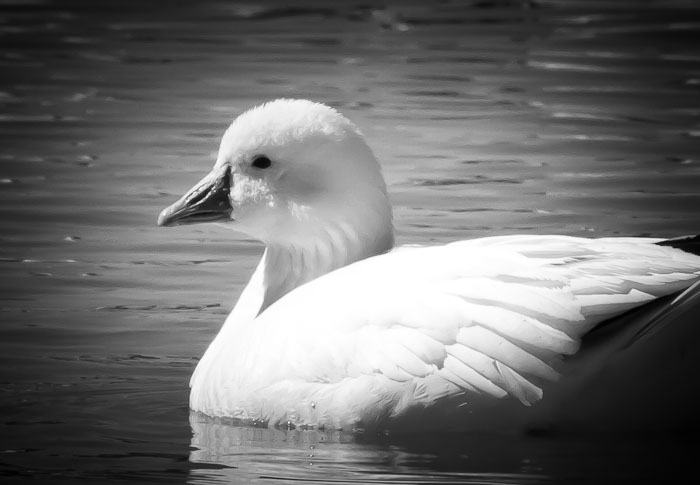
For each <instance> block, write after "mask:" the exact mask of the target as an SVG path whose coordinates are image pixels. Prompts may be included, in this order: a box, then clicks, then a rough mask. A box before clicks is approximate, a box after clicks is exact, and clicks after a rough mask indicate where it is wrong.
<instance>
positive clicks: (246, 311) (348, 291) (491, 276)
mask: <svg viewBox="0 0 700 485" xmlns="http://www.w3.org/2000/svg"><path fill="white" fill-rule="evenodd" d="M261 159H266V160H267V161H269V162H270V164H269V165H268V164H267V163H260V160H261ZM222 194H223V195H222ZM223 220H225V221H227V222H230V223H232V224H233V226H232V227H234V228H236V229H239V230H242V231H244V232H247V233H248V234H251V235H253V236H255V237H257V238H259V239H261V240H262V241H264V242H265V243H266V245H267V249H266V251H265V254H264V256H263V258H262V260H261V262H260V264H259V266H258V269H257V270H256V272H255V274H254V275H253V276H252V278H251V280H250V283H249V284H248V286H247V287H246V289H245V290H244V292H243V294H242V295H241V297H240V299H239V302H238V303H237V305H236V307H235V309H234V310H233V312H232V313H231V315H230V316H229V317H228V319H227V320H226V322H225V324H224V326H223V327H222V329H221V331H220V332H219V334H218V335H217V337H216V339H215V340H214V341H213V342H212V344H211V345H210V347H209V349H208V350H207V352H206V353H205V355H204V357H203V358H202V359H201V361H200V362H199V364H198V366H197V369H196V370H195V373H194V375H193V376H192V380H191V387H192V390H191V396H190V406H191V408H192V409H193V410H196V411H200V412H202V413H205V414H207V415H210V416H226V417H232V418H238V419H242V420H246V421H261V422H266V423H268V424H269V425H277V424H279V423H287V422H291V423H293V424H295V425H309V426H325V427H333V428H341V427H355V426H364V427H374V426H385V425H388V423H391V421H392V420H395V419H397V418H400V417H401V416H405V415H410V414H411V413H415V412H417V411H422V412H423V413H424V415H428V416H429V415H430V413H431V412H432V411H431V410H433V409H435V410H437V409H438V408H439V409H440V413H441V414H444V413H445V410H447V415H448V417H447V420H448V421H449V420H450V419H451V418H450V417H449V415H450V410H451V409H454V410H455V416H458V415H459V413H458V412H457V409H459V410H461V412H465V411H464V410H465V409H466V410H467V411H466V412H467V413H469V412H471V411H472V410H479V412H489V411H488V410H489V409H491V407H490V405H489V403H491V402H493V403H494V405H493V407H492V408H493V409H494V413H496V412H501V411H496V410H497V409H499V407H498V406H497V405H496V403H499V402H513V403H517V406H518V407H519V408H520V409H519V410H518V411H516V414H520V413H522V412H523V410H524V409H527V408H530V407H532V408H538V406H539V409H540V410H542V409H546V408H545V407H544V406H543V405H540V404H539V403H540V401H541V402H543V403H544V402H546V401H547V399H548V395H547V393H548V392H551V393H552V395H553V397H552V398H551V401H552V402H554V400H555V397H554V396H555V395H556V391H550V390H549V389H556V387H557V386H559V383H556V381H557V380H558V379H559V378H560V377H561V375H562V374H564V378H568V377H567V376H568V374H567V369H566V363H567V359H568V358H567V357H566V356H571V355H573V354H575V353H576V352H577V351H578V349H579V346H580V345H581V339H582V337H583V336H584V335H585V334H586V333H587V332H589V331H590V330H591V329H592V328H594V327H595V326H596V325H598V324H599V323H601V322H602V321H604V320H607V319H610V318H612V317H615V316H617V315H620V314H622V313H624V312H625V311H627V310H630V309H632V308H634V307H637V306H640V305H642V304H644V303H647V302H650V301H652V300H655V299H656V298H658V297H661V296H664V295H669V294H672V293H675V292H678V291H681V290H683V289H684V288H687V287H688V286H690V285H691V284H692V283H693V282H694V281H696V280H698V278H699V277H700V258H699V257H697V256H695V255H692V254H689V253H686V252H684V251H681V250H679V249H675V248H673V247H667V246H660V245H657V244H655V243H657V242H659V241H661V240H659V239H649V238H603V239H584V238H574V237H565V236H499V237H490V238H483V239H477V240H468V241H459V242H455V243H451V244H446V245H442V246H432V247H416V246H411V247H401V248H396V249H393V250H392V246H393V233H392V225H391V210H390V206H389V203H388V198H387V196H386V189H385V186H384V182H383V179H382V177H381V172H380V169H379V165H378V164H377V162H376V160H375V158H374V156H373V154H372V152H371V150H370V149H369V148H368V147H367V145H366V143H365V142H364V140H363V138H362V136H361V134H360V133H359V131H358V130H357V128H356V127H355V126H354V125H352V123H350V122H349V121H348V120H347V119H346V118H344V117H343V116H342V115H340V114H338V113H337V112H336V111H334V110H332V109H330V108H328V107H326V106H324V105H321V104H317V103H312V102H309V101H303V100H278V101H274V102H271V103H267V104H265V105H263V106H261V107H258V108H255V109H253V110H251V111H249V112H247V113H244V114H243V115H241V116H240V117H239V118H238V119H237V120H236V121H234V123H233V124H232V125H231V127H230V128H229V130H228V131H227V132H226V134H225V135H224V138H223V140H222V144H221V148H220V152H219V158H218V160H217V163H216V166H215V168H214V171H213V172H212V174H210V175H208V176H207V177H205V178H204V179H203V180H202V182H200V183H199V184H198V185H197V186H195V187H194V188H193V189H192V190H191V191H190V192H189V193H188V194H186V195H185V196H183V198H182V199H181V200H180V201H178V202H177V203H175V204H173V206H171V207H169V208H167V209H165V210H164V211H163V213H161V216H160V219H159V223H160V224H162V225H174V224H183V223H190V222H201V221H223ZM627 340H628V341H629V340H630V338H628V339H627ZM595 355H597V356H600V353H598V354H595ZM584 367H585V366H584ZM579 368H580V364H579ZM570 378H571V379H574V378H575V376H572V377H570ZM565 387H566V386H562V387H561V388H562V389H564V388H565ZM570 387H571V386H569V388H570ZM560 397H561V396H559V398H560ZM559 398H557V399H559ZM477 403H478V405H477ZM484 403H486V404H485V405H484ZM509 406H510V407H508V408H507V409H509V410H510V409H514V408H513V405H512V404H510V405H509ZM505 412H512V411H505ZM435 413H437V411H435ZM531 414H532V415H533V416H534V415H535V414H536V413H535V412H533V413H531ZM470 418H471V419H472V420H474V419H478V417H477V418H474V416H471V417H470ZM453 419H457V418H453ZM538 419H542V413H541V412H540V413H539V415H538ZM468 427H469V426H468V425H467V428H468Z"/></svg>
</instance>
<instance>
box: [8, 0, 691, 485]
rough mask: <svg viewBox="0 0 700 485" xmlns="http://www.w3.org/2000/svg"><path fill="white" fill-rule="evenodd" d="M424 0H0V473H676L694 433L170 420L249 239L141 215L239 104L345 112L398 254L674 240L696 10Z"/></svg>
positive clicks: (687, 5)
mask: <svg viewBox="0 0 700 485" xmlns="http://www.w3.org/2000/svg"><path fill="white" fill-rule="evenodd" d="M427 4H428V2H418V1H409V0H406V1H403V2H393V1H390V2H382V3H381V4H380V3H377V4H376V6H375V5H374V2H371V1H366V2H336V3H332V4H331V3H330V2H328V3H327V2H321V1H308V2H302V3H300V4H297V5H298V6H294V7H292V6H289V5H288V4H287V3H286V2H281V1H274V2H273V1H270V2H266V3H264V4H262V5H261V4H259V3H255V2H250V3H237V2H229V1H224V0H221V1H202V2H190V3H184V2H181V3H174V2H165V1H149V2H144V1H129V2H124V1H116V0H114V1H101V2H89V1H87V0H70V1H48V0H46V1H44V0H34V1H31V0H27V1H19V0H17V1H14V0H2V1H0V42H1V44H2V50H1V52H0V69H1V70H2V76H1V80H0V106H1V111H0V140H1V144H0V227H1V228H2V229H1V232H0V242H1V247H0V271H1V272H2V273H1V279H0V288H1V292H0V319H1V323H0V384H1V385H0V387H1V389H0V410H1V413H2V414H1V415H0V417H1V422H0V476H1V477H2V481H3V482H4V483H7V482H8V481H12V480H17V481H24V480H27V479H41V480H44V481H47V480H49V481H60V480H67V481H81V480H82V481H86V482H89V483H95V482H102V481H120V480H133V481H140V482H154V481H155V482H163V481H176V482H181V481H186V480H190V481H192V482H196V483H209V482H215V481H216V480H222V481H242V482H246V481H250V482H256V483H273V482H277V481H280V480H285V481H289V480H291V481H307V480H308V481H319V482H325V481H329V482H341V483H346V482H353V483H368V482H391V483H463V482H470V483H532V482H537V483H539V482H552V483H563V482H577V483H579V482H585V481H593V480H595V481H601V480H603V481H610V482H615V483H619V482H621V481H629V482H636V481H638V480H639V479H641V478H648V477H660V479H663V480H664V481H671V480H673V479H674V478H678V477H681V476H683V472H685V471H687V470H692V469H694V468H693V465H694V460H695V459H696V456H697V453H698V446H697V445H693V444H687V443H683V442H682V441H680V440H679V439H678V438H676V437H673V436H635V437H614V438H613V437H610V436H603V437H601V436H599V435H593V436H585V437H581V436H577V437H576V436H574V437H571V436H566V437H565V436H550V437H533V436H530V437H526V436H523V437H499V436H487V435H470V436H464V435H447V436H445V435H440V436H423V435H421V436H420V437H408V438H406V437H403V438H400V437H394V436H385V437H366V436H352V435H343V434H339V433H330V432H329V433H321V432H317V431H301V430H268V429H256V428H238V427H235V426H232V425H230V424H229V425H227V424H225V423H218V424H216V423H204V422H200V420H199V418H197V417H196V416H195V417H191V418H190V417H189V413H188V410H187V394H188V390H187V383H188V379H189V375H190V374H191V372H192V369H193V367H194V365H195V363H196V361H197V359H198V358H199V357H200V356H201V355H202V353H203V352H204V349H205V348H206V346H207V344H208V342H209V341H211V339H212V338H213V336H214V334H215V333H216V332H217V330H218V328H219V326H220V324H221V323H222V321H223V319H224V317H225V315H226V314H227V313H228V311H229V310H230V309H231V307H232V305H233V303H234V301H235V299H236V297H237V295H238V294H239V292H240V291H241V289H242V285H243V284H244V283H245V281H246V280H247V278H248V276H249V274H250V272H251V271H252V268H253V267H254V265H255V263H256V261H257V258H258V257H259V256H260V254H261V246H260V244H258V243H257V242H255V241H251V240H249V239H246V238H245V237H244V236H242V235H238V234H236V233H229V232H226V231H225V230H222V229H219V228H216V227H208V226H206V225H202V226H190V227H184V228H175V229H170V230H165V229H159V228H156V227H155V218H156V216H157V214H158V211H159V210H160V209H161V208H163V207H164V206H166V205H168V204H169V203H170V202H172V201H173V200H174V199H175V198H176V197H177V196H178V195H179V194H180V193H181V192H182V191H183V190H185V189H187V188H188V187H189V186H190V185H191V184H192V182H193V181H195V180H196V179H198V178H199V177H200V176H201V175H202V174H204V173H205V172H206V171H207V169H208V167H209V166H210V165H211V163H212V161H213V156H214V155H213V154H214V151H215V150H216V148H217V145H218V138H219V136H220V135H221V134H222V132H223V130H224V129H225V127H226V125H227V123H228V122H229V121H230V120H231V119H232V118H233V117H234V116H235V115H236V114H237V113H240V112H241V111H242V110H244V109H246V108H248V107H251V106H253V105H255V104H258V103H260V102H262V101H264V100H267V99H271V98H277V97H282V96H287V97H308V98H311V99H315V100H319V101H323V102H326V103H329V104H331V105H333V106H336V107H338V108H339V109H341V111H343V112H344V113H345V114H347V115H348V116H349V117H350V118H352V119H353V120H354V121H355V122H356V123H357V124H358V125H360V126H361V127H362V129H363V131H364V132H365V134H366V135H367V138H368V140H369V142H370V144H371V145H372V147H373V148H374V149H375V151H376V153H377V155H378V157H379V158H380V160H381V161H382V163H383V165H384V168H385V175H386V178H387V181H388V183H389V189H390V192H391V197H392V200H393V202H394V204H395V219H396V227H397V235H398V241H399V242H400V243H405V242H436V243H439V242H444V241H449V240H453V239H457V238H469V237H476V236H483V235H487V234H505V233H561V234H572V235H589V236H603V235H656V236H677V235H682V234H686V233H697V232H700V215H699V214H700V211H699V210H698V208H699V207H700V96H698V94H699V92H700V53H699V52H698V49H697V46H698V45H699V44H700V42H699V41H700V8H699V6H698V4H697V2H695V1H693V0H687V1H683V0H678V1H661V0H659V1H656V2H655V1H649V2H643V3H642V2H635V1H632V0H630V1H582V0H581V1H557V0H552V1H535V0H531V1H515V0H513V1H506V0H503V1H496V0H487V1H473V2H459V1H443V2H439V3H438V2H435V5H433V6H431V7H426V5H427ZM640 5H641V6H640ZM190 419H191V420H192V422H191V423H190ZM694 473H695V474H697V472H694Z"/></svg>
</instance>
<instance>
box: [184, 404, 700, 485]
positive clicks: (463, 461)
mask: <svg viewBox="0 0 700 485" xmlns="http://www.w3.org/2000/svg"><path fill="white" fill-rule="evenodd" d="M190 424H191V426H192V433H193V438H192V446H193V448H194V451H192V453H191V455H190V460H191V461H192V463H193V467H194V469H192V470H191V471H190V481H191V482H192V483H212V482H214V481H216V480H222V481H225V482H230V483H235V482H249V483H272V482H273V481H276V480H292V481H304V482H306V481H309V482H323V483H379V482H382V483H385V482H389V483H480V484H497V483H498V484H506V483H519V484H528V483H570V482H571V483H587V482H591V483H599V482H601V481H602V482H606V483H638V480H639V479H640V477H644V478H645V479H646V480H651V479H660V480H669V479H670V480H673V479H677V478H680V477H683V476H685V475H684V474H685V473H688V472H692V473H694V472H693V471H692V466H691V465H690V462H689V460H690V459H691V457H692V456H693V455H694V454H695V453H697V451H698V450H699V449H698V447H697V445H689V443H688V442H687V441H686V440H685V439H683V437H675V436H669V435H661V436H658V435H648V434H647V435H630V436H619V435H609V436H606V435H602V436H600V435H598V436H596V435H593V436H591V435H589V436H581V435H542V436H522V435H518V436H515V435H503V436H499V435H494V434H473V433H472V434H460V433H440V434H425V433H423V434H419V435H412V434H407V435H389V434H382V435H375V436H365V435H357V434H352V433H344V432H341V431H322V430H298V429H291V430H288V429H268V428H254V427H245V426H237V425H235V424H225V423H222V422H215V421H211V420H207V419H206V418H203V417H201V416H199V415H194V414H191V415H190ZM200 465H209V468H205V469H198V468H197V467H198V466H200ZM214 466H219V467H220V468H214Z"/></svg>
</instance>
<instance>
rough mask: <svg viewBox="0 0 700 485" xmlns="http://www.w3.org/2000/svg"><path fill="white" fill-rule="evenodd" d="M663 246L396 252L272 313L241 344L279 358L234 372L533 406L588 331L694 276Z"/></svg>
mask: <svg viewBox="0 0 700 485" xmlns="http://www.w3.org/2000/svg"><path fill="white" fill-rule="evenodd" d="M657 241H658V240H655V239H646V238H610V239H582V238H572V237H558V236H549V237H547V236H517V237H493V238H485V239H478V240H473V241H460V242H456V243H452V244H448V245H445V246H435V247H402V248H398V249H396V250H394V251H392V252H391V253H388V254H385V255H381V256H376V257H373V258H369V259H367V260H363V261H360V262H358V263H355V264H352V265H350V266H348V267H345V268H342V269H339V270H336V271H334V272H332V273H329V274H327V275H325V276H323V277H320V278H318V279H316V280H314V281H312V282H310V283H307V284H306V285H303V286H301V287H299V288H297V289H296V290H295V291H293V292H291V293H289V294H288V295H286V296H284V297H283V298H281V299H280V300H279V301H278V302H276V303H275V304H273V305H272V306H271V307H269V308H268V309H267V310H265V311H264V312H263V313H262V314H261V315H259V316H258V318H257V319H256V321H255V322H254V325H253V327H254V328H255V330H254V336H253V335H251V336H249V337H246V339H245V340H246V341H247V342H252V344H251V345H252V346H253V347H252V350H250V352H253V353H254V352H255V348H256V347H257V348H258V349H262V348H265V351H266V352H273V354H274V355H276V356H278V359H274V361H272V360H268V362H267V363H266V364H263V365H260V363H259V362H256V363H255V365H254V366H253V365H252V363H253V362H254V359H249V362H250V363H251V366H250V368H247V369H243V370H242V369H241V368H239V369H238V371H239V373H240V372H241V371H243V372H244V373H245V374H246V375H247V376H248V377H249V378H250V379H252V380H257V381H259V382H271V381H274V382H278V383H280V382H288V381H290V380H296V381H304V382H313V383H320V384H336V383H339V382H342V381H343V380H347V379H349V378H360V377H363V376H381V377H382V378H383V379H385V380H386V381H391V382H400V383H404V384H405V383H406V382H409V381H410V382H411V383H413V384H415V385H416V391H415V392H414V393H413V395H412V397H411V399H412V400H413V402H414V403H415V402H416V401H420V400H421V399H424V400H425V401H426V402H427V401H430V400H435V399H436V398H439V397H443V396H445V395H450V394H454V393H458V392H468V393H469V392H471V393H476V394H480V395H486V396H492V397H494V398H503V397H506V396H512V397H514V398H516V399H518V400H520V401H521V402H522V403H523V404H525V405H530V404H531V403H534V402H536V401H538V400H539V399H541V398H542V384H543V383H544V382H546V381H553V380H556V379H557V377H558V372H557V364H558V362H559V361H560V360H561V357H562V356H565V355H570V354H574V353H575V352H576V351H577V349H578V347H579V343H580V340H581V337H582V336H583V335H584V334H585V333H586V332H587V331H589V330H590V329H591V328H593V327H594V326H596V325H597V324H598V323H600V322H601V321H603V320H606V319H608V318H611V317H614V316H615V315H619V314H621V313H623V312H625V311H627V310H629V309H631V308H633V307H636V306H639V305H640V304H643V303H645V302H648V301H651V300H653V299H655V298H657V297H659V296H662V295H666V294H670V293H673V292H677V291H679V290H681V289H683V288H685V287H688V286H690V285H691V284H692V283H693V282H694V281H695V280H697V279H698V278H699V277H700V257H697V256H694V255H691V254H687V253H684V252H683V251H680V250H678V249H674V248H671V247H662V246H658V245H655V244H654V243H655V242H657ZM239 365H241V361H240V360H239ZM242 365H244V366H245V359H244V361H243V364H242ZM404 387H405V386H404ZM399 407H400V406H399Z"/></svg>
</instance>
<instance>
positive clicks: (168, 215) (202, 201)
mask: <svg viewBox="0 0 700 485" xmlns="http://www.w3.org/2000/svg"><path fill="white" fill-rule="evenodd" d="M230 192H231V166H230V165H222V166H220V167H215V168H214V170H212V171H211V172H210V173H209V174H208V175H207V176H206V177H204V178H203V179H202V180H200V181H199V183H197V184H196V185H195V186H194V187H192V188H191V189H190V190H189V191H188V192H187V193H186V194H185V195H183V196H182V197H181V198H180V200H178V201H177V202H175V203H174V204H173V205H171V206H170V207H166V208H165V209H163V210H162V211H161V213H160V215H159V216H158V225H159V226H178V225H181V224H197V223H200V222H215V221H230V220H231V211H232V210H233V208H232V207H231V201H230V200H229V193H230Z"/></svg>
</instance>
